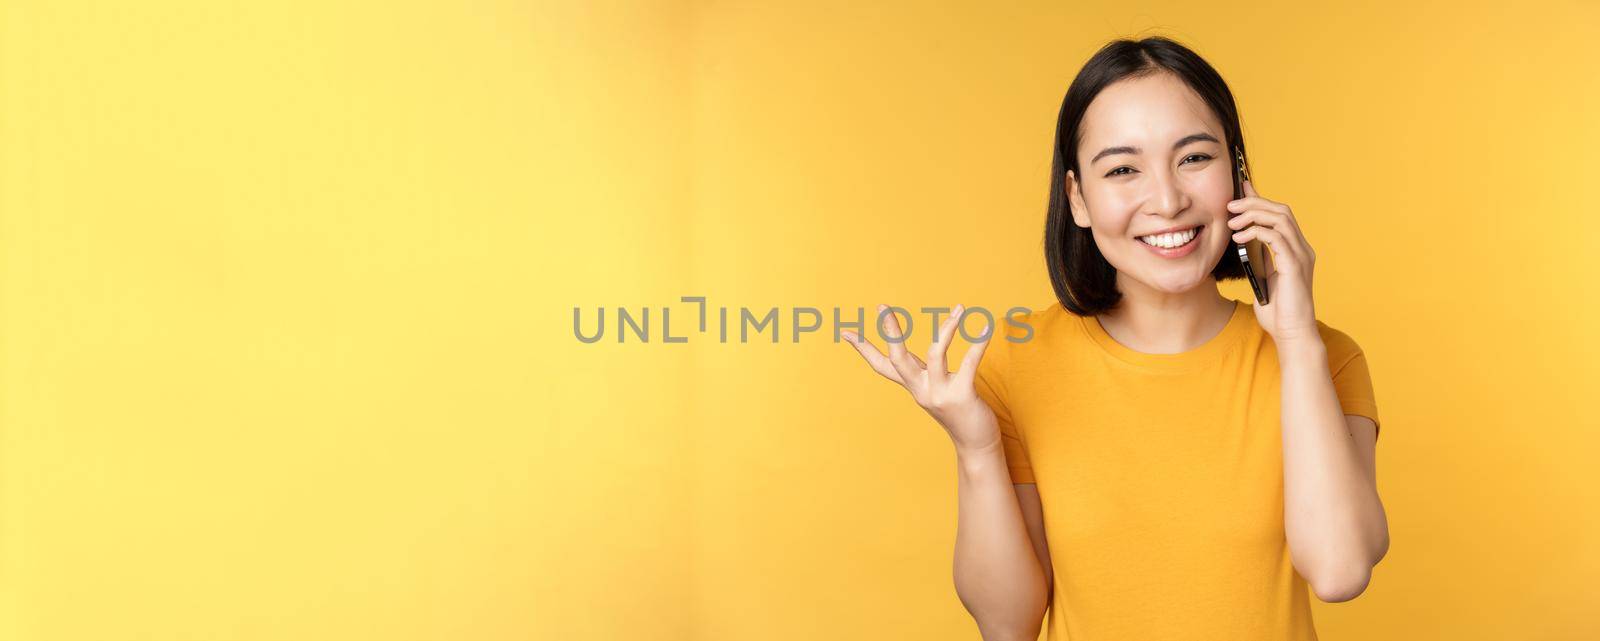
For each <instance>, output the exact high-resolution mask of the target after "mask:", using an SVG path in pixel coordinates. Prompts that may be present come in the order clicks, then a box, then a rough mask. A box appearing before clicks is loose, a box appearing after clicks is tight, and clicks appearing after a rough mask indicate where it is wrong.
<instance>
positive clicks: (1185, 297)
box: [1098, 272, 1236, 354]
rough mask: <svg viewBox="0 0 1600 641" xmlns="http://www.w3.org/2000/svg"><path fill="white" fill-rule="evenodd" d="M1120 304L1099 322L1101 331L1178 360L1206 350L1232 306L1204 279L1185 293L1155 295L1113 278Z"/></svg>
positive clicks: (1141, 286)
mask: <svg viewBox="0 0 1600 641" xmlns="http://www.w3.org/2000/svg"><path fill="white" fill-rule="evenodd" d="M1117 288H1118V289H1119V290H1120V291H1121V292H1122V300H1121V302H1119V303H1117V306H1116V307H1114V308H1112V309H1111V310H1110V311H1107V312H1106V313H1104V314H1101V315H1100V316H1098V319H1099V321H1100V326H1101V327H1104V328H1105V330H1106V333H1107V334H1110V335H1111V337H1112V338H1114V339H1116V340H1117V342H1118V343H1122V344H1123V345H1126V346H1128V347H1129V348H1130V349H1133V350H1134V351H1139V352H1145V353H1147V354H1176V353H1179V352H1187V351H1189V350H1191V349H1194V348H1196V347H1199V346H1201V345H1204V344H1205V343H1206V342H1207V341H1210V340H1211V339H1212V338H1215V337H1216V336H1217V335H1218V334H1221V333H1222V329H1223V328H1224V327H1227V325H1228V321H1229V320H1230V319H1231V318H1233V311H1234V307H1235V305H1236V303H1235V302H1234V301H1233V300H1231V299H1229V298H1227V297H1225V296H1223V295H1222V293H1221V292H1220V291H1218V290H1217V281H1216V280H1215V279H1213V278H1207V279H1206V281H1205V282H1204V283H1202V284H1200V285H1199V286H1196V287H1193V288H1191V289H1190V290H1189V291H1185V292H1178V293H1172V292H1163V291H1159V290H1154V289H1151V288H1149V287H1148V286H1146V285H1144V284H1143V283H1139V282H1137V281H1134V280H1133V279H1130V278H1127V277H1126V276H1124V275H1123V274H1122V273H1120V272H1119V273H1118V274H1117Z"/></svg>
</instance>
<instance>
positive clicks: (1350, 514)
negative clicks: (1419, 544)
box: [1279, 342, 1389, 602]
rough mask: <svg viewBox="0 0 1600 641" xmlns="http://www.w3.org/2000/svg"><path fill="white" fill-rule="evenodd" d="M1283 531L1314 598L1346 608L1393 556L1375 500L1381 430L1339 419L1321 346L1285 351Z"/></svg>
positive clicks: (1380, 508) (1297, 346)
mask: <svg viewBox="0 0 1600 641" xmlns="http://www.w3.org/2000/svg"><path fill="white" fill-rule="evenodd" d="M1279 354H1280V356H1279V359H1280V362H1281V363H1282V364H1283V408H1282V409H1283V417H1282V418H1283V462H1284V466H1283V469H1284V501H1285V506H1284V529H1285V533H1286V534H1287V536H1288V540H1289V549H1290V555H1291V557H1292V559H1293V562H1294V566H1295V569H1296V570H1297V571H1298V572H1299V573H1300V575H1301V576H1303V577H1305V578H1306V581H1307V582H1308V583H1310V584H1311V587H1312V589H1313V590H1314V591H1315V592H1316V594H1317V598H1319V599H1321V600H1323V601H1327V602H1339V601H1349V600H1350V599H1354V598H1356V597H1357V596H1359V595H1360V594H1361V593H1362V592H1363V591H1365V590H1366V588H1367V583H1368V582H1369V581H1370V580H1371V578H1372V567H1373V566H1374V565H1376V564H1377V563H1378V561H1379V560H1380V559H1382V558H1383V556H1384V554H1385V553H1387V552H1388V549H1389V523H1388V519H1387V517H1386V516H1385V514H1384V509H1383V501H1382V500H1380V499H1379V498H1378V485H1377V466H1376V464H1375V461H1374V459H1375V457H1376V453H1375V446H1376V441H1377V426H1376V425H1375V424H1374V423H1373V422H1372V419H1369V418H1366V417H1364V416H1353V415H1346V414H1344V413H1342V412H1341V411H1340V407H1339V398H1338V395H1337V392H1336V391H1335V390H1334V385H1333V380H1332V378H1331V377H1330V376H1329V373H1328V357H1327V350H1326V348H1325V347H1324V346H1323V344H1322V343H1321V342H1306V343H1295V344H1286V345H1283V346H1281V347H1280V352H1279Z"/></svg>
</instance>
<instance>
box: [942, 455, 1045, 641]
mask: <svg viewBox="0 0 1600 641" xmlns="http://www.w3.org/2000/svg"><path fill="white" fill-rule="evenodd" d="M956 458H957V461H958V462H959V466H960V469H959V481H958V483H959V485H960V487H959V492H960V514H959V524H958V526H957V529H956V550H955V583H956V595H957V596H958V597H960V599H961V604H962V605H963V606H965V607H966V608H967V612H970V613H971V614H972V618H973V619H974V620H975V621H977V623H978V631H979V633H981V634H982V635H983V638H984V641H1002V640H1013V639H1025V640H1027V641H1032V640H1033V639H1036V638H1038V636H1039V627H1040V625H1041V623H1042V620H1043V619H1044V613H1045V609H1046V608H1047V607H1048V606H1049V603H1050V584H1051V578H1052V577H1051V572H1050V566H1049V561H1048V558H1049V552H1048V550H1047V548H1046V547H1045V541H1044V536H1043V534H1044V531H1043V522H1042V520H1041V519H1040V518H1039V516H1040V513H1041V510H1040V509H1039V507H1038V506H1039V492H1038V489H1037V486H1035V485H1033V484H1026V485H1013V484H1012V483H1011V477H1010V474H1009V473H1008V472H1007V471H1006V460H1005V452H1004V451H1002V449H1001V447H1000V443H999V441H998V440H996V441H995V443H994V445H993V446H991V447H988V448H984V449H982V450H979V451H974V452H965V453H958V454H957V457H956ZM1023 497H1028V499H1031V500H1027V499H1024V498H1023ZM1024 505H1027V506H1029V507H1024ZM1030 512H1031V513H1032V514H1033V516H1034V519H1033V520H1034V521H1037V522H1038V523H1039V524H1038V526H1037V533H1034V532H1032V530H1035V527H1033V526H1032V524H1030V523H1029V520H1030V519H1028V518H1027V515H1028V513H1030Z"/></svg>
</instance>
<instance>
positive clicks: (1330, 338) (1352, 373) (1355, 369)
mask: <svg viewBox="0 0 1600 641" xmlns="http://www.w3.org/2000/svg"><path fill="white" fill-rule="evenodd" d="M1319 322H1320V321H1319ZM1323 328H1324V330H1323V343H1324V344H1325V345H1327V348H1328V367H1329V369H1331V370H1332V372H1333V388H1334V390H1335V391H1336V392H1337V393H1338V395H1339V407H1340V408H1341V409H1343V410H1344V413H1345V414H1354V415H1356V416H1365V417H1367V418H1370V419H1372V422H1373V423H1374V424H1376V425H1377V426H1378V431H1379V432H1382V431H1383V422H1382V421H1379V420H1378V401H1377V397H1376V396H1375V394H1374V392H1373V388H1372V372H1371V370H1370V369H1369V368H1368V366H1367V355H1366V353H1365V352H1363V351H1362V350H1361V346H1360V345H1358V344H1356V342H1355V340H1354V339H1352V338H1350V336H1349V335H1348V334H1345V333H1344V332H1341V331H1339V330H1337V329H1333V328H1330V327H1327V326H1326V325H1324V326H1323Z"/></svg>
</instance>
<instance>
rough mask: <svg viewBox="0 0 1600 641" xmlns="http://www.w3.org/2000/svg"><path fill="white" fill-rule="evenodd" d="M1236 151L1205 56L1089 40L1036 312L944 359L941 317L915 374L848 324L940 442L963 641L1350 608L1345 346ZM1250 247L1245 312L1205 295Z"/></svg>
mask: <svg viewBox="0 0 1600 641" xmlns="http://www.w3.org/2000/svg"><path fill="white" fill-rule="evenodd" d="M1243 149H1244V142H1243V140H1242V137H1241V134H1240V127H1239V117H1238V113H1237V111H1236V109H1235V107H1234V102H1233V97H1232V94H1231V92H1230V91H1229V89H1228V87H1227V85H1226V84H1225V83H1224V82H1223V80H1222V78H1221V77H1220V76H1219V75H1218V74H1217V72H1216V71H1215V70H1214V69H1213V68H1212V67H1211V66H1210V65H1209V64H1207V63H1206V62H1205V61H1204V60H1202V59H1201V58H1200V57H1199V56H1197V55H1196V54H1195V53H1194V52H1192V51H1190V50H1189V49H1187V48H1185V47H1183V46H1182V45H1179V44H1177V43H1175V42H1172V41H1171V40H1167V39H1165V38H1148V39H1145V40H1140V41H1137V42H1135V41H1129V40H1119V41H1115V42H1112V43H1110V44H1108V45H1107V46H1106V47H1104V48H1103V49H1101V50H1100V51H1099V52H1098V53H1097V54H1096V55H1095V56H1094V57H1093V58H1091V59H1090V60H1089V62H1088V63H1087V64H1086V65H1085V66H1084V68H1083V70H1082V71H1081V72H1080V73H1079V74H1078V76H1077V78H1076V79H1075V80H1074V81H1073V83H1072V86H1071V88H1070V89H1069V90H1068V91H1067V95H1066V98H1065V100H1064V102H1063V104H1062V106H1061V112H1060V121H1059V122H1058V124H1057V128H1056V146H1055V162H1054V167H1053V171H1052V174H1053V176H1052V180H1051V188H1050V191H1051V193H1050V206H1049V212H1048V219H1047V221H1046V224H1045V256H1046V262H1047V264H1048V267H1049V273H1050V279H1051V282H1052V284H1053V286H1054V288H1055V293H1056V298H1057V301H1055V302H1058V303H1059V305H1056V304H1052V305H1050V306H1049V307H1048V308H1046V309H1044V310H1042V311H1038V312H1033V313H1030V314H1028V315H1027V317H1026V322H1025V323H1022V324H1020V325H1016V326H1013V328H1012V330H1011V331H1008V333H1007V335H1006V340H1003V341H1000V342H999V343H998V344H997V345H996V346H995V347H994V349H992V350H987V351H988V352H989V353H988V357H987V358H985V356H984V354H985V351H986V349H987V347H988V345H989V342H990V341H989V340H988V338H985V340H983V341H981V342H979V343H977V344H975V345H973V346H972V347H971V348H969V349H968V351H967V355H966V357H965V358H964V360H963V363H962V364H961V366H960V367H959V368H958V369H957V371H956V372H953V373H951V372H948V369H947V366H946V362H945V353H946V351H947V347H948V345H949V344H950V342H951V338H952V337H953V335H954V334H955V330H956V328H957V327H958V323H959V320H958V319H959V318H960V314H961V312H960V309H961V308H960V307H959V306H958V307H957V311H956V312H955V314H954V315H952V316H951V318H950V319H948V320H946V321H944V322H943V323H942V324H941V325H940V326H939V328H938V334H937V335H936V336H935V339H934V341H933V343H932V345H931V346H930V349H929V351H928V360H927V361H926V363H924V362H923V361H922V360H921V359H919V358H917V357H916V356H914V355H912V354H909V353H907V351H906V349H905V346H904V343H903V340H900V341H895V340H891V341H889V354H888V355H887V356H885V355H884V354H883V353H881V352H880V351H878V349H877V348H876V347H874V346H873V345H872V344H871V343H869V342H867V341H866V340H865V339H863V338H861V337H859V336H857V335H855V334H853V333H852V334H850V335H848V336H846V338H847V340H849V341H850V342H851V344H853V345H854V346H855V347H856V349H857V350H858V351H859V352H860V353H861V355H862V356H863V357H865V358H866V360H867V362H868V363H869V364H870V365H871V366H872V368H873V369H874V370H876V371H877V372H878V373H879V374H882V375H883V376H885V377H888V378H889V379H890V380H893V381H895V382H897V383H900V384H901V385H903V386H905V387H906V389H907V390H909V391H910V392H911V394H912V396H913V398H915V400H916V401H917V403H918V404H919V405H921V406H922V407H923V408H925V409H926V410H927V411H928V412H929V413H930V414H932V415H933V417H934V418H935V419H936V420H937V421H938V422H939V424H940V425H941V426H942V427H943V428H944V429H945V430H946V431H947V432H948V434H949V435H950V437H951V439H952V441H953V442H954V444H955V447H956V454H957V460H958V462H959V474H958V477H959V481H958V482H959V496H960V499H959V500H960V520H959V525H958V529H957V536H956V551H955V572H954V573H955V583H956V592H957V594H958V595H959V596H960V598H961V601H962V603H963V604H964V605H965V606H966V608H967V610H968V611H969V612H971V613H972V616H973V617H974V619H976V621H977V624H978V628H979V630H980V631H981V632H982V635H983V638H984V639H987V640H994V639H1034V638H1036V636H1037V634H1038V631H1039V627H1040V625H1041V619H1043V618H1044V615H1045V612H1046V607H1047V606H1049V614H1050V616H1049V619H1048V622H1047V625H1048V629H1049V638H1050V639H1068V638H1070V639H1072V640H1073V641H1105V640H1127V639H1138V640H1140V641H1152V640H1156V639H1229V640H1231V641H1239V640H1248V639H1315V638H1317V635H1316V631H1315V629H1314V627H1313V625H1312V620H1311V610H1310V597H1309V595H1310V594H1312V593H1315V594H1316V596H1317V597H1318V598H1320V599H1322V600H1323V601H1345V600H1349V599H1352V598H1355V597H1356V596H1357V595H1358V594H1360V593H1361V592H1362V591H1363V590H1364V589H1365V588H1366V585H1367V583H1368V581H1369V579H1370V577H1371V572H1372V567H1373V566H1374V565H1375V564H1376V563H1377V562H1378V561H1379V560H1380V559H1382V558H1383V556H1384V554H1385V552H1386V551H1387V549H1388V541H1389V540H1388V525H1387V521H1386V518H1385V515H1384V510H1383V504H1382V502H1381V501H1380V500H1379V497H1378V493H1377V483H1376V471H1375V467H1374V447H1375V443H1376V440H1377V433H1378V414H1377V406H1376V403H1375V402H1374V397H1373V392H1372V383H1371V380H1370V378H1369V375H1368V371H1367V364H1366V359H1365V357H1364V356H1363V354H1362V352H1361V349H1360V347H1359V346H1357V344H1356V343H1355V342H1354V341H1353V340H1351V338H1350V337H1349V336H1347V335H1346V334H1344V333H1342V332H1340V331H1339V330H1336V329H1333V328H1331V327H1329V326H1328V325H1326V324H1324V323H1322V322H1320V321H1317V320H1316V316H1315V314H1314V313H1313V308H1312V301H1311V293H1312V289H1311V272H1312V265H1313V264H1314V262H1315V260H1316V255H1315V253H1314V252H1313V251H1312V250H1311V247H1310V245H1309V244H1308V243H1307V241H1306V239H1305V237H1304V235H1302V234H1301V231H1300V227H1299V225H1298V223H1296V222H1295V217H1294V214H1293V212H1292V211H1291V210H1290V208H1289V206H1288V205H1285V204H1283V203H1280V202H1277V201H1273V200H1270V199H1267V198H1264V197H1262V196H1260V195H1259V194H1257V193H1256V192H1255V188H1254V186H1253V185H1251V184H1249V182H1248V181H1244V182H1242V188H1243V193H1244V194H1245V196H1244V197H1243V198H1239V199H1235V198H1234V195H1235V192H1234V187H1235V178H1236V175H1237V174H1236V173H1235V171H1234V167H1235V161H1236V156H1237V158H1238V159H1242V158H1243ZM1252 240H1259V241H1262V242H1264V243H1265V244H1266V246H1267V248H1268V249H1269V250H1270V251H1271V253H1272V257H1273V266H1274V269H1273V273H1272V275H1271V277H1270V278H1269V279H1268V283H1267V293H1268V297H1267V300H1268V304H1266V305H1261V304H1260V303H1259V302H1251V303H1249V304H1246V303H1245V302H1242V301H1237V300H1234V299H1230V298H1226V297H1224V296H1223V295H1222V294H1221V293H1220V292H1219V290H1218V282H1219V281H1221V280H1229V279H1239V278H1242V277H1243V276H1244V272H1243V271H1242V269H1241V264H1240V261H1239V259H1238V257H1237V249H1236V248H1237V246H1236V245H1235V243H1248V242H1250V241H1252ZM1158 246H1164V248H1163V247H1158ZM881 310H882V308H881V307H880V316H879V318H880V322H881V323H882V325H883V327H884V335H885V336H886V337H889V338H893V339H900V338H901V334H900V327H899V322H898V319H896V318H895V316H894V315H893V314H888V315H887V316H885V315H883V314H882V313H881ZM1252 310H1253V311H1254V313H1253V314H1252V313H1251V311H1252ZM1022 325H1025V326H1026V327H1027V328H1031V332H1032V334H1033V335H1032V336H1031V337H1030V336H1026V335H1022V334H1019V333H1018V331H1016V330H1017V329H1020V328H1021V326H1022ZM994 333H995V332H993V331H989V330H985V334H987V335H992V334H994ZM1023 339H1026V340H1023Z"/></svg>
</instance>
